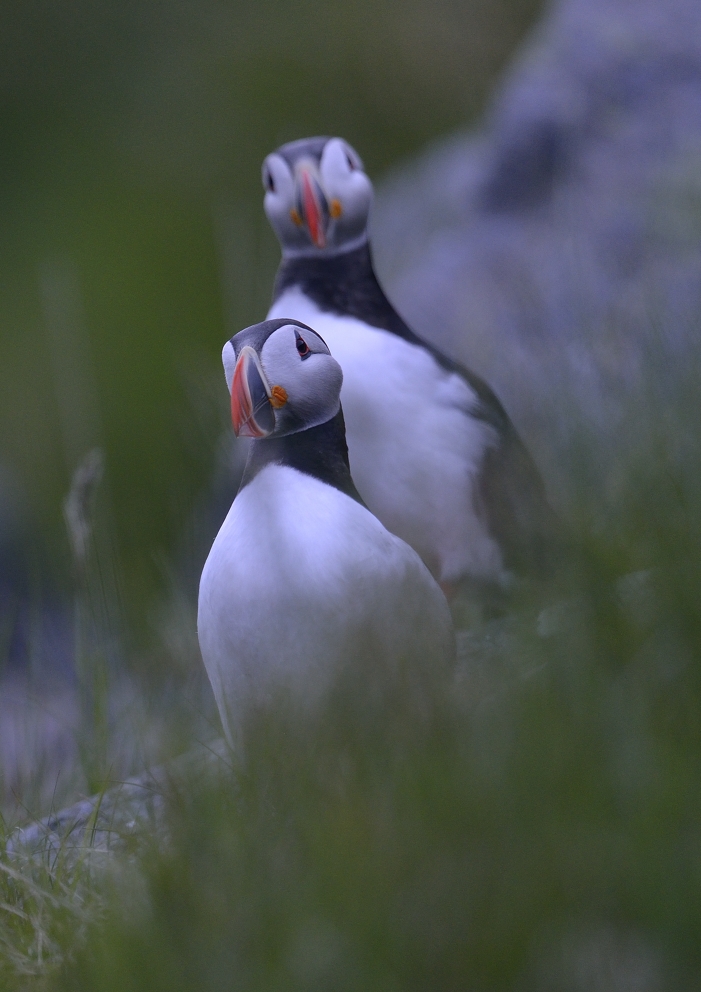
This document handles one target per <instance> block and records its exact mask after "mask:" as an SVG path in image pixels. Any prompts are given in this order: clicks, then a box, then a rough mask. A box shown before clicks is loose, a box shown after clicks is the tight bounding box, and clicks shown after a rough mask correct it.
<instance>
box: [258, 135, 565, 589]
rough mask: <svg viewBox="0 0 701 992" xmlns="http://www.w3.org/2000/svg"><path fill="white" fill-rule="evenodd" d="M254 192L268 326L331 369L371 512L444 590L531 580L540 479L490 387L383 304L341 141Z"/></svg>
mask: <svg viewBox="0 0 701 992" xmlns="http://www.w3.org/2000/svg"><path fill="white" fill-rule="evenodd" d="M263 183H264V186H265V188H266V195H265V208H266V213H267V214H268V217H269V219H270V221H271V223H272V226H273V228H274V229H275V231H276V234H277V235H278V238H279V240H280V242H281V245H282V252H283V257H282V262H281V265H280V269H279V271H278V275H277V279H276V283H275V289H274V300H273V305H272V308H271V310H270V312H269V314H268V317H269V319H273V318H278V317H282V316H288V317H294V318H296V319H298V320H301V321H303V322H305V323H308V324H310V325H311V326H312V327H314V328H315V329H317V330H318V331H319V333H320V334H321V335H322V336H323V338H324V339H325V340H326V341H327V342H328V344H329V347H330V348H331V351H332V353H333V355H334V356H335V357H336V359H337V360H338V361H339V363H340V365H341V367H342V369H343V390H342V394H341V399H342V402H343V409H344V413H345V420H346V433H347V439H348V449H349V457H350V466H351V471H352V474H353V478H354V480H355V482H356V484H357V486H358V490H359V492H360V494H361V495H362V497H363V499H364V500H365V502H366V503H367V506H368V507H369V509H370V510H371V511H372V512H373V513H374V514H376V516H377V517H378V518H379V520H381V521H382V523H383V524H384V525H385V526H386V527H387V528H388V529H389V530H391V531H392V532H393V533H394V534H397V535H398V536H400V537H401V538H403V540H405V541H406V542H407V543H409V544H411V546H412V547H413V548H415V550H416V551H417V552H418V553H419V555H420V556H421V557H422V559H423V560H424V562H425V563H426V564H427V565H428V567H429V568H430V569H431V571H432V573H433V575H434V576H435V577H436V578H437V579H438V580H439V581H440V582H441V583H444V584H445V585H447V586H452V585H453V584H455V583H458V582H460V581H462V580H466V579H467V580H475V581H477V582H478V583H480V584H481V583H487V584H492V583H496V584H497V585H499V586H502V587H503V586H507V585H508V584H509V582H510V581H511V578H512V575H513V573H514V572H516V573H520V572H529V571H539V570H541V569H542V567H543V565H544V561H545V558H546V557H547V551H548V545H549V542H550V539H551V537H552V535H553V533H554V530H555V518H554V514H553V513H552V510H551V509H550V507H549V505H548V503H547V499H546V497H545V492H544V487H543V485H542V482H541V480H540V477H539V474H538V472H537V469H536V468H535V465H534V464H533V461H532V460H531V458H530V456H529V455H528V452H527V451H526V449H525V447H524V446H523V444H522V442H521V440H520V438H519V436H518V434H517V432H516V430H515V428H514V427H513V424H512V423H511V421H510V420H509V418H508V415H507V414H506V411H505V410H504V408H503V406H502V405H501V403H500V402H499V400H498V399H497V397H496V396H495V394H494V393H493V392H492V390H491V389H490V388H489V386H488V385H487V384H486V383H485V382H483V381H482V380H481V379H480V378H479V377H478V376H476V375H475V374H474V373H472V372H470V371H469V370H467V369H465V368H464V367H462V366H460V365H459V364H458V363H456V362H453V361H452V360H451V359H449V358H448V357H447V356H445V355H443V354H441V352H440V351H439V350H438V349H437V348H435V347H433V346H432V345H429V344H428V343H427V342H425V341H423V340H422V339H421V338H419V337H418V335H416V334H415V333H414V332H413V331H412V330H411V328H409V327H408V326H407V325H406V324H405V322H404V321H403V320H402V318H401V317H400V316H399V314H398V313H397V312H396V311H395V310H394V308H393V307H392V305H391V303H390V302H389V300H388V299H387V297H386V296H385V294H384V292H383V291H382V288H381V286H380V284H379V282H378V280H377V277H376V275H375V272H374V269H373V265H372V256H371V252H370V247H369V244H368V241H367V220H368V214H369V209H370V203H371V198H372V186H371V184H370V181H369V179H368V178H367V176H366V175H365V174H364V172H363V170H362V163H361V162H360V159H359V158H358V156H357V154H356V153H355V151H354V150H353V149H352V148H350V146H349V145H347V144H346V143H345V142H343V141H342V140H341V139H340V138H330V139H327V138H313V139H308V140H303V141H298V142H293V143H291V144H289V145H283V146H282V147H281V148H280V149H278V151H277V152H274V153H273V154H272V155H269V156H268V158H267V159H266V161H265V163H264V166H263ZM288 208H289V209H288Z"/></svg>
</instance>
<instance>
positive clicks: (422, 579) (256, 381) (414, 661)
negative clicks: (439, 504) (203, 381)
mask: <svg viewBox="0 0 701 992" xmlns="http://www.w3.org/2000/svg"><path fill="white" fill-rule="evenodd" d="M222 357H223V363H224V370H225V374H226V382H227V386H228V389H229V392H230V394H231V418H232V423H233V428H234V432H235V433H236V435H237V436H239V437H246V438H250V441H249V442H248V443H249V451H248V457H247V462H246V468H245V471H244V474H243V477H242V480H241V484H240V488H239V491H238V493H237V495H236V498H235V499H234V501H233V503H232V506H231V509H230V510H229V513H228V515H227V517H226V519H225V520H224V523H223V524H222V526H221V529H220V530H219V533H218V534H217V537H216V538H215V540H214V543H213V545H212V548H211V550H210V553H209V556H208V557H207V560H206V562H205V565H204V569H203V571H202V576H201V580H200V587H199V598H198V615H197V632H198V638H199V643H200V649H201V654H202V658H203V661H204V664H205V668H206V670H207V674H208V676H209V679H210V682H211V685H212V689H213V691H214V696H215V698H216V702H217V706H218V708H219V712H220V715H221V720H222V724H223V727H224V731H225V734H226V737H227V739H228V741H229V744H230V745H232V747H234V748H235V749H236V748H238V747H241V745H242V743H243V742H242V737H241V733H242V732H241V726H242V721H243V719H244V714H245V712H246V711H247V709H248V708H249V707H254V708H255V707H263V706H266V705H267V704H268V702H269V701H270V700H271V699H276V698H278V696H280V694H282V695H284V697H285V698H286V699H288V700H289V699H291V700H292V701H293V702H294V704H295V705H296V706H297V705H298V706H299V707H300V708H301V710H302V711H303V712H306V711H307V709H309V708H313V707H314V706H315V705H316V704H318V702H319V701H320V700H321V699H323V698H324V696H325V694H326V693H327V692H328V690H329V689H330V688H331V686H332V685H333V684H334V679H335V678H336V677H337V676H338V675H340V674H341V673H343V672H344V671H347V670H348V668H349V666H352V665H355V664H357V663H358V662H359V659H361V658H365V659H370V661H371V668H372V670H373V671H375V672H378V673H379V672H381V673H383V676H386V677H387V678H389V679H390V684H391V680H392V679H394V678H395V677H396V678H397V679H404V684H405V683H406V678H407V674H408V673H411V674H409V681H411V679H414V680H415V681H417V680H416V679H415V676H416V675H420V673H421V672H429V671H433V672H435V670H436V667H437V666H440V665H449V664H450V663H451V661H452V660H453V659H454V654H455V634H454V630H453V626H452V619H451V614H450V609H449V607H448V603H447V601H446V598H445V596H444V595H443V593H442V591H441V590H440V588H439V586H438V584H437V583H436V582H435V580H434V579H433V577H432V576H431V573H430V572H429V570H428V568H427V567H426V565H425V564H424V562H423V561H422V560H421V558H420V557H419V555H418V554H417V553H416V552H415V551H414V550H413V548H411V547H410V546H409V545H408V544H406V543H405V542H404V541H403V540H401V538H399V537H397V536H396V535H395V534H393V533H391V532H390V531H388V530H387V529H386V528H385V527H384V526H383V524H382V523H380V521H379V520H378V519H377V517H375V516H374V515H373V514H372V513H371V512H370V510H369V509H368V508H367V507H366V506H365V504H364V502H363V500H362V498H361V496H360V495H359V493H358V491H357V489H356V487H355V484H354V482H353V478H352V476H351V472H350V468H349V462H348V448H347V445H346V438H345V428H344V419H343V411H342V408H341V401H340V394H341V384H342V381H343V373H342V371H341V366H340V365H339V364H338V362H337V361H336V360H335V359H334V358H333V357H332V356H331V352H330V351H329V348H328V346H327V345H326V343H325V341H324V340H323V338H322V337H321V336H320V335H319V334H318V333H317V332H316V331H314V330H312V329H311V328H310V327H309V326H307V325H306V324H304V323H301V322H299V321H297V320H293V319H287V318H281V319H277V320H266V321H263V322H262V323H259V324H254V325H252V326H251V327H247V328H245V329H244V330H242V331H239V333H238V334H236V335H234V337H232V338H231V340H230V341H228V342H227V343H226V345H225V346H224V350H223V354H222ZM420 681H421V680H420V678H419V679H418V681H417V684H418V683H419V682H420Z"/></svg>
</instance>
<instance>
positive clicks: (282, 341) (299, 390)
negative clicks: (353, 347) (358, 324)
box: [260, 324, 343, 428]
mask: <svg viewBox="0 0 701 992" xmlns="http://www.w3.org/2000/svg"><path fill="white" fill-rule="evenodd" d="M300 333H301V334H303V335H306V339H307V341H308V343H309V344H312V340H311V338H312V335H310V334H309V332H308V331H300ZM314 336H315V337H316V338H317V340H320V339H319V336H318V335H314ZM260 358H261V364H262V366H263V371H264V372H265V375H266V377H267V379H268V382H269V383H270V385H271V387H273V388H274V387H275V386H276V385H281V386H283V387H284V389H285V390H286V392H287V397H288V402H287V404H286V408H287V407H289V409H290V410H291V411H293V412H294V415H295V416H296V417H297V418H299V421H300V422H302V423H303V424H304V427H305V428H309V427H314V426H316V425H317V424H323V423H325V422H326V421H327V420H330V419H331V417H333V416H334V415H335V414H336V413H337V412H338V407H339V404H340V394H341V383H342V381H343V373H342V372H341V366H340V365H339V364H338V362H336V361H335V360H334V359H333V358H332V357H331V355H329V354H328V352H327V351H326V350H324V351H323V352H320V351H312V353H311V354H310V355H309V357H308V358H305V359H304V360H302V359H300V356H299V354H298V352H297V343H296V328H295V327H294V326H293V325H290V324H287V325H286V326H284V327H280V328H279V329H278V330H277V331H274V332H273V333H272V334H271V335H270V337H269V338H268V339H267V341H266V342H265V344H264V345H263V348H262V350H261V354H260Z"/></svg>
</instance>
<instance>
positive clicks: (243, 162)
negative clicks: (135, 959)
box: [0, 0, 540, 626]
mask: <svg viewBox="0 0 701 992" xmlns="http://www.w3.org/2000/svg"><path fill="white" fill-rule="evenodd" d="M539 9H540V3H539V0H500V2H498V3H486V2H484V0H470V2H468V3H458V2H456V0H440V2H439V3H433V4H427V3H425V2H419V0H412V2H410V3H399V2H397V0H381V2H374V3H369V2H367V0H356V2H355V3H352V4H339V3H336V4H324V3H320V2H319V0H304V2H302V3H295V4H291V3H280V2H276V3H272V2H266V3H257V4H251V3H241V2H238V3H237V2H226V3H217V2H214V0H205V2H198V3H194V2H192V0H186V2H184V3H180V4H160V3H156V2H151V0H146V2H138V3H137V2H135V0H131V2H126V3H115V2H113V0H102V2H99V3H97V4H95V3H88V2H87V0H79V2H77V3H74V4H71V5H68V6H66V5H65V4H59V3H56V2H55V0H31V2H28V3H23V4H20V5H15V7H13V8H11V9H10V8H8V9H7V10H5V11H4V18H3V23H4V28H3V36H2V38H1V39H0V122H1V124H2V130H3V149H2V152H1V153H0V226H1V227H2V231H3V237H2V239H1V242H0V321H2V331H1V332H0V425H1V426H0V458H2V459H4V460H6V461H7V462H8V463H9V464H10V465H12V466H13V467H14V468H15V470H16V472H17V474H18V475H19V478H20V480H21V482H22V483H23V485H24V487H25V491H26V502H27V505H28V507H29V508H30V510H31V512H32V514H33V520H34V523H35V526H36V527H37V528H38V530H39V532H40V533H41V534H42V535H43V540H45V541H48V544H49V549H50V550H49V557H50V558H51V559H53V560H55V561H59V562H61V561H62V558H61V555H62V554H63V555H64V559H63V560H64V563H65V549H64V548H63V538H62V534H61V521H60V515H59V514H58V512H57V508H58V507H59V505H60V500H61V497H62V495H63V494H64V493H65V492H66V491H67V489H68V485H69V480H70V476H71V473H72V471H73V470H74V468H75V467H76V464H77V463H78V461H79V460H80V458H81V457H82V456H83V455H84V454H85V453H86V451H87V450H89V448H90V447H92V446H93V445H94V444H100V445H101V446H102V447H103V448H104V450H105V452H106V486H107V489H108V490H109V494H110V504H111V510H112V526H113V535H112V537H113V541H114V543H115V545H116V548H117V549H118V552H119V558H120V567H121V568H122V570H123V587H124V595H125V599H126V601H127V603H128V604H133V606H134V608H133V609H132V611H131V620H132V623H133V624H135V625H139V624H141V625H142V626H143V615H144V611H143V609H142V608H141V607H142V604H143V602H144V600H146V601H147V600H148V599H149V597H151V596H152V595H153V592H154V589H156V588H158V586H159V583H160V576H159V574H158V567H157V565H156V564H155V561H156V560H157V559H158V557H159V555H162V554H163V553H166V554H167V553H169V552H170V551H171V550H172V548H173V545H174V542H175V540H176V538H177V537H178V536H179V535H180V534H181V532H182V529H183V526H184V525H185V523H186V521H187V516H188V513H189V511H190V507H191V505H192V502H193V498H194V496H195V494H196V493H197V492H198V491H199V490H200V489H201V488H202V487H203V485H205V484H206V482H207V475H208V473H209V472H211V461H210V463H207V459H206V458H205V457H203V453H202V446H201V445H200V446H199V450H198V453H197V455H195V456H194V457H193V447H192V446H191V445H188V443H187V442H186V441H185V440H184V439H183V437H182V433H181V430H180V427H181V423H182V417H181V411H182V409H183V403H184V400H185V396H186V393H187V389H188V388H189V387H188V378H189V373H190V370H191V369H192V367H193V366H194V367H196V368H202V367H205V368H207V369H209V372H210V380H211V382H212V383H214V382H216V381H218V378H217V377H218V376H219V375H220V366H219V354H220V349H221V346H222V343H223V341H224V340H226V338H227V337H229V336H230V335H231V334H232V333H234V332H235V331H236V330H238V329H239V328H240V327H242V326H245V325H246V324H248V323H251V322H253V321H255V320H259V319H260V318H261V317H262V316H263V315H264V313H265V311H266V309H267V306H268V303H269V295H270V289H271V286H272V278H273V275H274V271H275V267H276V264H277V258H278V250H277V246H276V244H275V241H274V237H273V235H272V233H271V232H269V230H268V226H267V223H266V222H265V219H264V216H263V211H262V202H261V201H262V196H261V188H260V178H259V177H260V165H261V161H262V159H263V157H264V156H265V155H266V154H267V153H268V151H270V150H271V149H272V148H274V147H275V146H277V145H278V144H279V143H280V142H281V141H284V140H288V139H291V138H295V137H299V136H303V135H307V134H314V133H331V134H336V133H340V134H343V135H344V136H345V137H346V138H347V139H348V140H350V141H351V142H352V143H354V144H355V145H357V147H358V149H359V150H360V151H361V153H362V155H363V156H364V158H365V159H366V163H367V166H368V168H369V171H370V174H371V175H373V176H374V177H377V176H379V175H381V173H382V171H383V170H384V169H386V168H387V167H388V166H389V165H390V164H391V163H393V162H395V161H396V160H397V159H399V158H400V157H401V156H404V155H408V154H410V153H411V152H413V151H416V150H418V149H419V148H421V147H422V146H423V145H424V144H425V143H426V142H427V141H429V140H430V139H432V138H434V137H437V136H440V135H442V134H445V133H446V132H448V131H450V130H451V129H453V128H455V127H458V126H463V125H465V124H467V123H469V122H470V121H472V120H474V119H475V117H476V115H477V114H478V113H479V111H480V110H481V109H482V107H483V105H484V101H485V98H486V96H487V94H488V92H489V88H490V86H491V85H492V83H493V81H494V79H495V77H496V75H497V73H498V72H499V71H500V69H501V68H502V66H503V65H504V63H505V61H506V59H507V58H508V57H509V56H510V54H511V53H512V52H513V50H514V47H515V45H516V43H517V42H518V41H519V40H520V38H521V37H522V36H523V33H524V31H525V30H526V28H527V27H528V26H529V25H530V24H531V23H532V20H533V18H534V16H535V15H536V13H537V12H538V11H539ZM47 270H48V271H49V273H53V274H54V276H55V275H56V273H58V275H59V283H60V282H61V279H63V290H61V288H60V286H59V288H58V290H57V294H58V295H57V296H56V294H54V297H51V296H49V298H48V299H47V296H46V292H45V286H44V282H45V278H46V272H47ZM232 273H233V277H232V275H231V274H232ZM54 282H55V280H54ZM56 324H60V325H61V330H60V333H59V336H58V339H57V338H56V328H55V326H54V325H56ZM57 340H58V343H57ZM66 348H67V349H68V350H69V351H70V350H71V348H72V349H73V350H74V351H76V352H78V353H80V355H81V361H80V369H79V375H75V369H71V367H70V363H66V361H65V360H64V359H63V358H62V355H63V352H64V351H65V350H66ZM86 392H87V393H88V394H90V396H92V397H93V400H92V401H91V403H89V404H87V406H86V405H85V403H84V402H83V400H84V398H85V397H84V396H83V394H85V393H86ZM62 393H63V394H64V398H63V400H62V398H61V394H62ZM66 396H67V397H68V400H69V401H70V400H71V399H73V409H72V410H71V409H68V407H69V406H70V403H68V402H66ZM67 420H68V421H71V422H72V424H71V423H68V424H67ZM76 423H78V424H80V425H81V427H80V429H78V430H76V429H75V424H76ZM210 443H211V442H210Z"/></svg>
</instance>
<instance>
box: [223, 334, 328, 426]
mask: <svg viewBox="0 0 701 992" xmlns="http://www.w3.org/2000/svg"><path fill="white" fill-rule="evenodd" d="M222 360H223V362H224V373H225V375H226V384H227V386H228V387H229V392H230V393H231V419H232V422H233V425H234V431H235V433H236V435H237V437H256V438H263V437H282V436H284V435H285V434H296V433H297V432H298V431H305V430H308V429H309V428H310V427H317V426H318V425H319V424H325V423H326V422H327V421H328V420H331V418H332V417H335V415H336V414H337V413H338V410H339V407H340V405H341V398H340V397H341V383H342V382H343V373H342V372H341V366H340V365H339V364H338V362H337V361H335V359H333V358H332V357H331V352H330V351H329V349H328V348H327V347H326V343H325V342H324V340H323V339H322V338H321V337H320V336H319V335H318V334H317V333H316V331H313V330H312V329H311V327H307V325H306V324H300V323H299V321H296V320H289V319H286V318H283V319H281V320H264V321H263V322H262V323H260V324H252V325H251V326H250V327H246V328H244V330H243V331H239V333H238V334H235V335H234V336H233V338H231V340H230V341H227V342H226V344H225V345H224V350H223V352H222Z"/></svg>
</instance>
